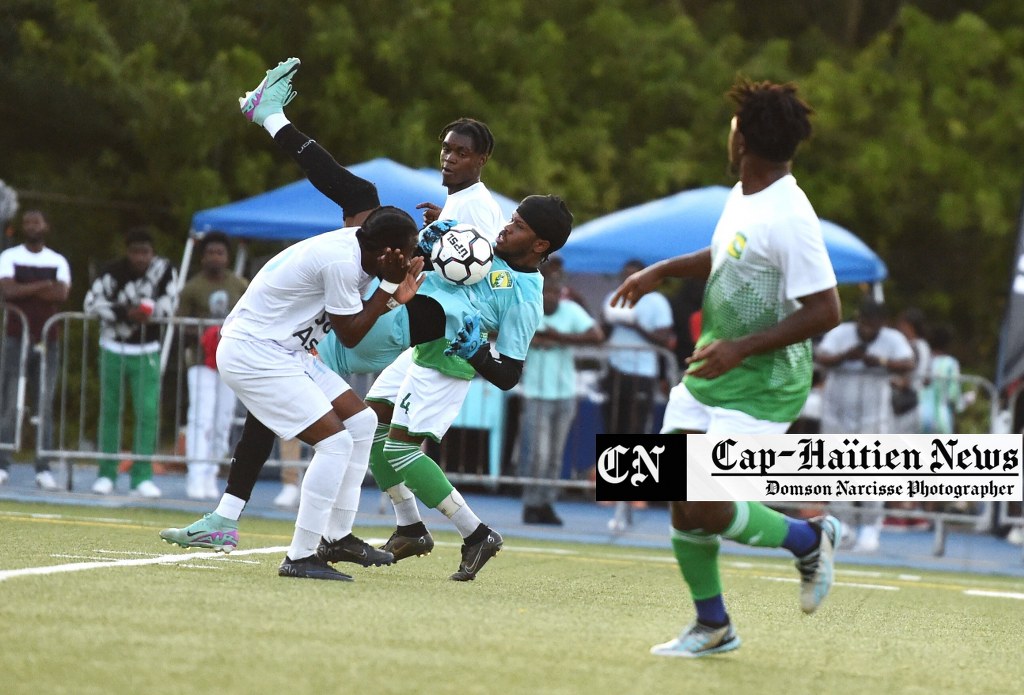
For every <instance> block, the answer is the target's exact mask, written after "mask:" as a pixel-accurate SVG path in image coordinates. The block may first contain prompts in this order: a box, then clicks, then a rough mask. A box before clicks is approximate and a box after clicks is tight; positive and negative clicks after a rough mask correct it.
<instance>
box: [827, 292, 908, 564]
mask: <svg viewBox="0 0 1024 695" xmlns="http://www.w3.org/2000/svg"><path fill="white" fill-rule="evenodd" d="M887 318H888V316H887V313H886V308H885V306H884V305H882V304H880V303H877V302H875V301H874V300H873V299H871V298H870V297H865V298H864V299H863V300H862V301H861V304H860V307H859V309H858V312H857V318H856V320H854V321H846V322H844V323H841V324H839V325H838V326H836V327H835V328H833V329H832V330H831V331H829V332H828V333H826V334H825V336H824V337H823V338H822V339H821V342H820V343H819V344H818V347H817V349H816V350H815V360H816V361H817V362H818V364H820V365H821V366H822V367H826V368H829V372H828V373H827V374H826V376H825V386H824V392H823V393H822V413H821V432H822V434H888V433H891V432H892V431H893V426H894V425H893V423H894V415H893V410H892V385H891V383H890V380H891V379H892V378H893V376H904V375H906V374H908V373H909V372H910V371H911V370H913V369H914V365H915V360H914V350H913V348H912V347H911V346H910V343H909V342H908V341H907V339H906V338H905V337H904V335H903V334H902V333H900V332H899V331H898V330H896V329H895V328H889V327H887V326H886V325H885V323H886V320H887ZM882 506H883V503H882V502H863V503H861V508H862V509H868V510H872V511H869V512H861V513H860V514H859V515H858V516H859V523H858V524H856V526H857V531H856V541H855V544H854V546H853V549H854V550H859V551H864V552H874V551H875V550H878V545H879V537H880V533H881V528H882V522H883V516H882V513H881V510H882ZM844 521H846V520H845V519H844ZM846 525H847V524H844V526H846Z"/></svg>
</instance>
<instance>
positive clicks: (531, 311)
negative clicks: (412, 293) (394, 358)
mask: <svg viewBox="0 0 1024 695" xmlns="http://www.w3.org/2000/svg"><path fill="white" fill-rule="evenodd" d="M543 289H544V280H543V278H542V277H541V274H540V273H539V272H521V271H518V270H513V269H512V268H511V267H510V266H509V264H508V263H506V262H505V261H504V260H502V259H500V258H498V257H497V256H495V258H494V262H493V264H492V265H491V271H490V272H489V273H488V274H487V277H485V278H484V279H483V280H481V281H480V282H478V283H476V284H473V285H469V286H460V285H454V284H452V283H450V282H448V281H447V280H445V279H443V278H441V277H440V276H439V275H438V274H437V273H433V272H431V273H427V278H426V280H424V281H423V287H422V288H420V292H421V293H423V294H426V295H427V296H430V297H433V298H434V300H436V301H437V302H438V303H440V304H441V307H442V308H443V309H444V313H445V338H444V339H442V340H436V341H433V342H432V343H425V344H423V345H417V346H416V348H415V349H414V351H413V361H414V362H415V363H416V364H418V365H420V366H422V367H428V368H430V369H436V370H437V371H439V372H441V373H442V374H447V375H448V376H453V377H456V378H461V379H472V378H473V376H474V374H476V371H475V370H474V369H473V368H472V367H471V366H470V365H469V363H468V362H466V361H465V360H464V359H462V358H459V357H445V356H444V348H446V347H447V346H448V343H449V342H450V341H452V340H454V339H455V336H456V334H457V333H458V331H459V329H460V328H462V324H463V320H464V317H465V316H469V315H473V314H476V313H479V314H480V315H481V317H482V321H481V328H482V330H484V331H488V332H493V331H497V333H498V339H497V342H496V344H495V347H496V349H497V350H498V352H499V353H500V354H502V355H505V356H507V357H511V358H512V359H516V360H525V359H526V352H527V350H528V349H529V347H530V341H531V340H533V334H534V333H535V332H536V331H537V326H538V325H539V324H540V318H541V315H542V314H543V313H544V310H543V306H544V304H543V299H542V293H543Z"/></svg>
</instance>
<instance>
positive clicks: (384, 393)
mask: <svg viewBox="0 0 1024 695" xmlns="http://www.w3.org/2000/svg"><path fill="white" fill-rule="evenodd" d="M471 383H472V382H471V381H469V380H467V379H456V378H454V377H450V376H448V375H447V374H442V373H441V372H439V371H437V370H436V369H428V368H426V367H421V366H419V365H418V364H415V363H414V362H413V361H412V348H410V349H408V350H406V351H405V352H403V353H402V354H401V355H399V356H398V359H396V360H395V361H394V362H392V363H391V365H390V366H389V367H387V368H386V369H385V370H384V371H383V372H381V373H380V376H378V377H377V379H376V380H375V381H374V382H373V386H371V387H370V390H369V391H368V392H367V394H366V400H368V401H385V402H387V403H391V404H392V405H393V406H394V408H395V410H394V413H393V414H392V415H391V424H392V425H397V426H398V427H402V428H404V429H405V430H406V431H407V432H409V434H412V435H418V436H427V437H430V438H431V439H433V440H434V441H435V442H439V441H441V438H442V437H444V435H445V433H446V432H447V431H448V428H449V427H451V426H452V423H453V422H455V418H456V417H457V416H458V414H459V410H460V409H461V408H462V404H463V402H465V400H466V394H468V393H469V385H470V384H471Z"/></svg>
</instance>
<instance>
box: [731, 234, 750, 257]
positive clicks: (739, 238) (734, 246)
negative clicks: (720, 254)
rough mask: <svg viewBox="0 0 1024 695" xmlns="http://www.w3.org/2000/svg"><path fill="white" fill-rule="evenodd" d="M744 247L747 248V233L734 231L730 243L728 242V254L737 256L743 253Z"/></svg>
mask: <svg viewBox="0 0 1024 695" xmlns="http://www.w3.org/2000/svg"><path fill="white" fill-rule="evenodd" d="M745 248H747V235H746V234H744V233H743V232H736V236H734V237H733V239H732V243H730V244H729V255H730V256H732V257H733V258H739V257H740V256H742V255H743V249H745Z"/></svg>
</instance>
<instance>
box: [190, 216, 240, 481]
mask: <svg viewBox="0 0 1024 695" xmlns="http://www.w3.org/2000/svg"><path fill="white" fill-rule="evenodd" d="M198 252H199V272H197V273H196V274H195V275H194V276H193V277H192V279H190V280H189V281H188V282H187V283H185V287H184V288H182V290H181V302H180V306H179V310H178V313H179V314H180V315H181V316H189V317H192V318H200V319H215V320H217V321H219V322H223V321H224V319H225V318H226V317H227V315H228V312H229V311H231V307H233V306H234V305H235V302H237V301H238V300H239V298H241V296H242V294H243V293H244V292H245V288H246V287H247V286H248V284H249V283H248V282H246V280H245V279H244V278H242V277H239V276H238V275H236V274H235V273H233V272H231V271H230V270H229V269H228V267H229V263H230V260H231V245H230V242H229V241H228V237H227V235H225V234H224V233H223V232H210V233H208V234H206V235H205V236H203V238H202V239H201V240H200V241H199V244H198ZM188 328H189V327H186V329H185V330H188ZM192 328H193V330H192V331H190V332H191V333H192V339H190V340H189V345H190V346H191V345H196V346H197V349H196V350H195V354H192V355H190V356H189V360H188V361H189V367H188V421H187V429H186V434H185V458H186V460H187V462H188V463H187V465H188V479H187V483H186V486H185V491H186V494H187V495H188V496H189V497H190V498H192V499H218V498H219V497H220V491H219V490H218V489H217V473H218V471H219V469H220V465H219V464H218V463H216V461H217V460H218V459H222V458H224V457H225V456H226V455H227V454H228V434H229V433H230V432H231V421H232V420H233V419H234V415H235V403H236V400H237V399H236V398H235V394H234V392H233V391H232V390H231V388H230V387H229V386H228V385H227V384H225V383H224V382H223V381H222V380H221V378H220V375H219V374H218V373H217V343H218V342H220V325H219V324H218V325H213V326H207V327H204V328H200V329H198V330H195V329H194V327H192Z"/></svg>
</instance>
